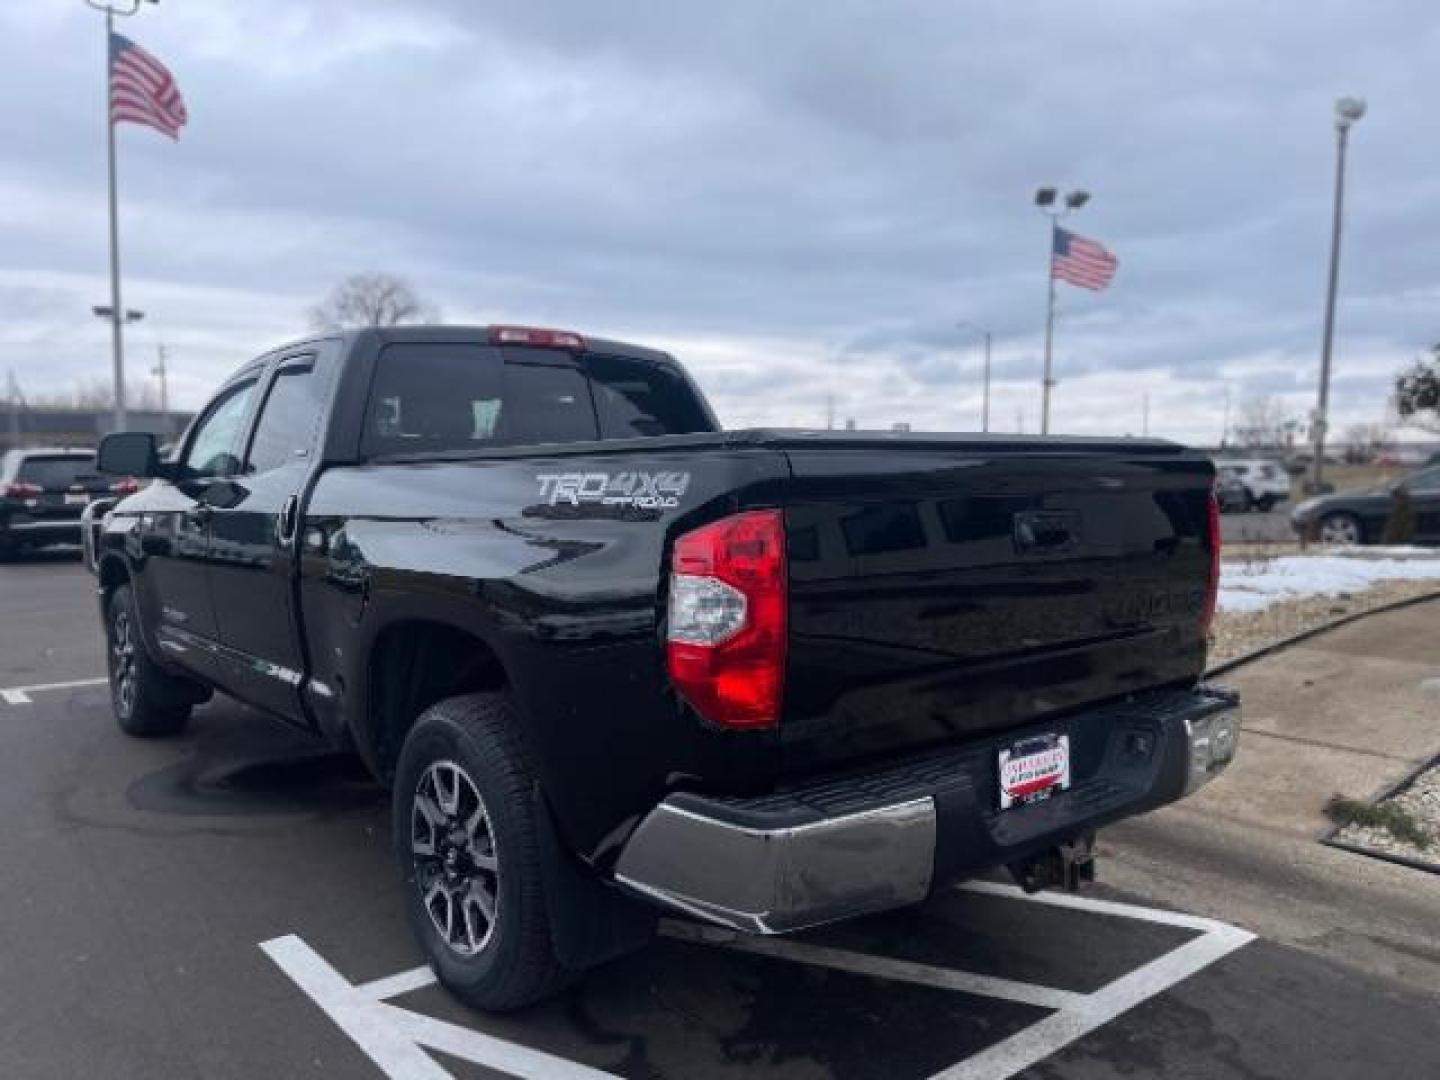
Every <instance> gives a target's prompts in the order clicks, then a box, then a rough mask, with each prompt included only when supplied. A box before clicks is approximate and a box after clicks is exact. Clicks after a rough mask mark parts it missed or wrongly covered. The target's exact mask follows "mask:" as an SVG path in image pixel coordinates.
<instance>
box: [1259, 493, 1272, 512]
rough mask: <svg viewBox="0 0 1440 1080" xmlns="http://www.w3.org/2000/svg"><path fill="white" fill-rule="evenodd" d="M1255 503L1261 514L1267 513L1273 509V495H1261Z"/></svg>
mask: <svg viewBox="0 0 1440 1080" xmlns="http://www.w3.org/2000/svg"><path fill="white" fill-rule="evenodd" d="M1256 505H1257V506H1258V507H1259V508H1260V512H1261V513H1262V514H1268V513H1269V512H1270V511H1271V510H1273V509H1275V496H1273V495H1261V496H1260V500H1259V502H1257V503H1256Z"/></svg>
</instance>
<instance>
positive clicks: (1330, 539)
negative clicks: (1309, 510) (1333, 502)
mask: <svg viewBox="0 0 1440 1080" xmlns="http://www.w3.org/2000/svg"><path fill="white" fill-rule="evenodd" d="M1320 542H1321V543H1322V544H1361V543H1364V542H1365V537H1364V534H1363V532H1362V531H1361V529H1360V519H1359V518H1357V517H1356V516H1355V515H1354V514H1326V515H1325V516H1324V517H1323V518H1321V519H1320Z"/></svg>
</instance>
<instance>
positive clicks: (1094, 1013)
mask: <svg viewBox="0 0 1440 1080" xmlns="http://www.w3.org/2000/svg"><path fill="white" fill-rule="evenodd" d="M962 888H964V889H966V890H967V891H970V892H979V893H989V894H991V895H997V896H1010V897H1017V898H1021V899H1025V900H1028V901H1031V902H1034V903H1042V904H1049V905H1051V906H1053V907H1066V908H1072V909H1074V910H1077V911H1090V912H1094V913H1096V914H1100V915H1112V916H1116V917H1119V918H1127V919H1136V920H1140V921H1143V922H1152V923H1162V924H1165V925H1167V926H1181V927H1186V928H1188V929H1194V930H1199V931H1201V934H1200V936H1199V937H1196V938H1192V939H1191V940H1190V941H1187V942H1186V943H1185V944H1184V945H1181V946H1180V947H1179V948H1176V949H1172V950H1170V951H1169V952H1168V953H1166V954H1165V955H1164V956H1161V957H1159V958H1158V959H1155V960H1152V961H1150V962H1149V963H1148V964H1145V965H1144V966H1142V967H1139V968H1136V969H1135V970H1134V971H1132V972H1130V973H1129V974H1128V975H1122V976H1120V978H1118V979H1116V980H1114V981H1113V982H1110V983H1107V984H1106V985H1105V986H1102V987H1101V988H1100V989H1099V990H1096V991H1094V992H1092V993H1089V994H1080V995H1077V996H1078V997H1079V998H1080V1000H1079V1001H1078V1002H1077V1003H1076V1004H1074V1005H1072V1006H1068V1007H1066V1008H1063V1009H1061V1010H1060V1011H1058V1012H1056V1013H1054V1014H1052V1015H1050V1016H1047V1017H1046V1018H1045V1019H1044V1020H1041V1021H1039V1022H1038V1023H1035V1024H1031V1025H1030V1026H1029V1027H1027V1028H1025V1029H1024V1030H1023V1031H1018V1032H1016V1033H1015V1034H1014V1035H1012V1036H1010V1037H1009V1038H1008V1039H1005V1040H1003V1041H1001V1042H998V1043H996V1044H995V1045H994V1046H991V1047H989V1048H988V1049H985V1050H982V1051H980V1053H978V1054H975V1055H972V1056H971V1057H968V1058H966V1059H965V1060H964V1061H961V1062H958V1063H956V1064H955V1065H952V1066H950V1068H948V1069H944V1070H942V1071H940V1072H938V1073H936V1074H935V1075H934V1076H932V1077H931V1078H930V1080H1006V1078H1007V1077H1011V1076H1014V1075H1015V1074H1016V1073H1019V1072H1023V1071H1024V1070H1026V1069H1028V1068H1030V1067H1031V1066H1032V1065H1036V1064H1038V1063H1040V1062H1041V1061H1044V1060H1045V1059H1046V1058H1048V1057H1050V1056H1051V1055H1052V1054H1055V1053H1058V1052H1059V1051H1061V1050H1063V1049H1064V1048H1065V1047H1067V1046H1069V1045H1070V1044H1071V1043H1073V1042H1075V1041H1077V1040H1078V1039H1082V1038H1084V1037H1085V1036H1086V1035H1089V1034H1090V1033H1091V1032H1092V1031H1095V1030H1096V1029H1097V1028H1100V1027H1103V1026H1104V1025H1105V1024H1108V1023H1109V1022H1110V1021H1112V1020H1114V1019H1115V1018H1116V1017H1117V1016H1119V1015H1120V1014H1121V1013H1124V1012H1128V1011H1129V1010H1130V1009H1133V1008H1134V1007H1135V1006H1137V1005H1139V1004H1141V1003H1142V1002H1144V1001H1148V1000H1149V999H1150V998H1152V997H1154V996H1155V995H1157V994H1160V993H1163V992H1164V991H1166V990H1168V989H1170V988H1171V987H1172V986H1174V985H1175V984H1177V983H1179V982H1182V981H1183V980H1185V979H1188V978H1189V977H1190V976H1191V975H1194V974H1196V973H1197V972H1199V971H1201V970H1203V969H1204V968H1207V967H1209V966H1210V965H1211V964H1213V963H1215V961H1217V960H1219V959H1221V958H1222V957H1224V956H1227V955H1229V954H1230V953H1232V952H1234V951H1235V950H1236V949H1238V948H1240V947H1241V946H1242V945H1245V944H1247V943H1248V942H1251V941H1254V940H1255V935H1254V934H1252V933H1250V932H1249V931H1248V930H1241V929H1240V928H1239V927H1236V926H1231V925H1229V924H1228V923H1222V922H1219V921H1217V920H1215V919H1205V918H1201V917H1199V916H1194V915H1180V914H1177V913H1175V912H1170V911H1161V910H1158V909H1156V908H1144V907H1137V906H1135V905H1133V904H1118V903H1115V902H1114V901H1110V900H1094V899H1091V898H1090V897H1087V896H1077V895H1072V894H1067V893H1035V894H1034V895H1032V896H1026V895H1025V893H1024V892H1023V891H1022V890H1020V889H1017V888H1014V887H1013V886H1008V885H992V884H991V883H990V882H970V883H968V884H966V885H964V886H962Z"/></svg>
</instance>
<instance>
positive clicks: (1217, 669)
mask: <svg viewBox="0 0 1440 1080" xmlns="http://www.w3.org/2000/svg"><path fill="white" fill-rule="evenodd" d="M1431 600H1440V589H1436V590H1434V591H1433V592H1428V593H1421V594H1420V595H1419V596H1408V597H1406V598H1405V599H1404V600H1392V601H1391V602H1390V603H1388V604H1381V605H1380V606H1379V607H1373V608H1366V609H1365V610H1364V611H1352V612H1351V613H1350V614H1349V615H1342V616H1340V618H1338V619H1333V620H1332V621H1330V622H1327V623H1321V624H1320V625H1319V626H1312V627H1310V629H1308V630H1302V631H1300V633H1298V634H1292V635H1291V636H1290V637H1287V638H1281V639H1280V640H1279V641H1272V642H1271V643H1270V644H1269V645H1262V646H1260V648H1258V649H1253V650H1251V651H1250V652H1248V653H1241V654H1240V655H1239V656H1235V657H1232V658H1231V659H1229V660H1226V661H1224V662H1223V663H1219V664H1216V665H1215V666H1214V667H1212V668H1210V669H1208V670H1207V671H1206V672H1205V677H1206V678H1207V679H1209V678H1213V677H1215V676H1217V675H1224V674H1225V673H1227V672H1230V671H1234V670H1235V669H1236V668H1238V667H1241V666H1243V665H1245V664H1249V663H1252V662H1254V661H1256V660H1263V659H1264V658H1265V657H1267V656H1270V655H1272V654H1274V653H1277V652H1280V651H1281V650H1283V649H1288V648H1290V646H1292V645H1299V644H1300V643H1301V642H1302V641H1309V640H1310V639H1311V638H1313V637H1319V636H1320V635H1321V634H1326V633H1329V632H1330V631H1331V630H1338V629H1340V627H1342V626H1349V625H1350V624H1351V623H1353V622H1357V621H1359V620H1360V619H1364V618H1366V617H1368V616H1370V615H1383V614H1385V613H1386V612H1387V611H1399V610H1400V609H1401V608H1407V607H1410V606H1411V605H1413V604H1424V603H1428V602H1429V601H1431Z"/></svg>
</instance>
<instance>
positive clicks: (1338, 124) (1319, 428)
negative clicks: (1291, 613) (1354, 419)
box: [1310, 97, 1365, 495]
mask: <svg viewBox="0 0 1440 1080" xmlns="http://www.w3.org/2000/svg"><path fill="white" fill-rule="evenodd" d="M1364 115H1365V99H1364V98H1355V97H1343V98H1341V99H1340V100H1339V101H1337V102H1335V207H1334V211H1333V214H1332V216H1331V219H1330V276H1329V278H1328V279H1327V281H1326V284H1325V328H1324V331H1323V334H1322V337H1321V339H1320V398H1319V402H1318V404H1317V405H1316V406H1315V418H1314V423H1313V424H1312V425H1311V434H1312V436H1313V438H1314V442H1315V459H1314V461H1312V462H1311V463H1310V490H1311V491H1313V492H1314V493H1315V494H1317V495H1318V494H1320V493H1321V492H1322V491H1323V490H1324V487H1323V484H1324V479H1325V428H1326V426H1327V425H1328V423H1329V409H1330V354H1331V350H1332V348H1333V346H1334V343H1335V293H1336V290H1337V287H1338V285H1339V281H1340V226H1341V222H1342V220H1343V217H1344V213H1345V150H1346V148H1347V147H1348V146H1349V143H1350V128H1351V127H1352V126H1353V125H1354V124H1355V123H1356V122H1357V121H1359V119H1360V118H1361V117H1362V116H1364Z"/></svg>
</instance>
